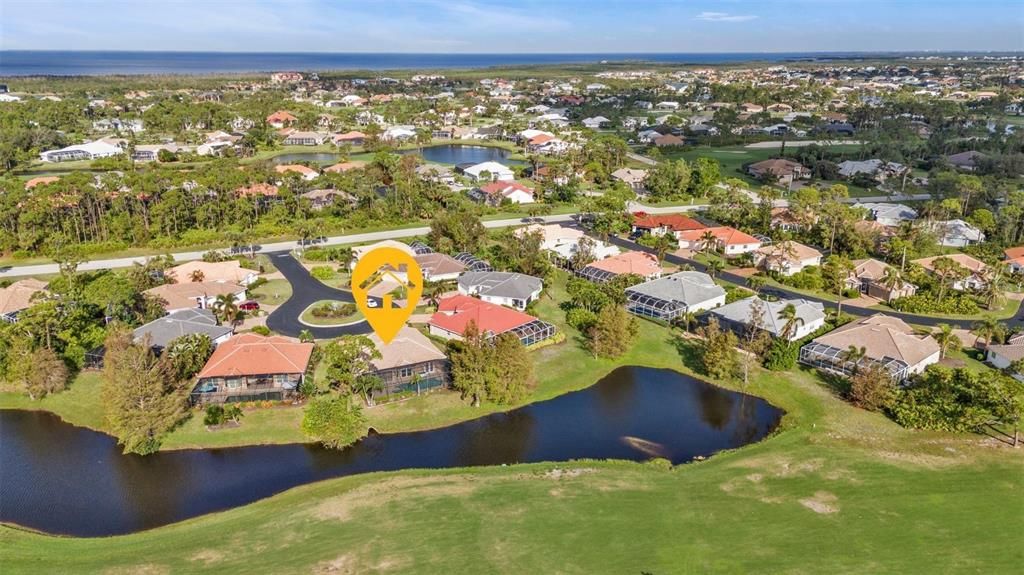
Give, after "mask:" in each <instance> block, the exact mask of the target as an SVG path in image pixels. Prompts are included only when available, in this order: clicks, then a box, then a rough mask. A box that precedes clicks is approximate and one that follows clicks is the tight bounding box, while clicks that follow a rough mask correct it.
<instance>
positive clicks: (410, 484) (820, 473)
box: [0, 372, 1024, 573]
mask: <svg viewBox="0 0 1024 575" xmlns="http://www.w3.org/2000/svg"><path fill="white" fill-rule="evenodd" d="M814 381H815V380H814V378H812V377H810V376H809V375H808V374H805V373H802V372H801V373H797V374H794V375H793V376H792V377H787V378H775V377H771V376H769V375H765V374H761V375H760V376H759V377H758V378H757V380H756V381H754V382H752V383H751V386H750V389H749V390H750V391H752V392H755V393H757V394H759V395H764V396H766V397H768V398H769V399H770V400H771V401H773V402H774V403H776V404H777V405H780V406H782V407H785V408H786V409H787V410H788V412H789V413H788V415H787V417H786V422H785V427H786V430H785V431H783V432H781V433H779V434H778V435H776V436H774V437H772V438H770V439H768V440H766V441H764V442H762V443H760V444H757V445H754V446H749V447H746V448H743V449H740V450H736V451H733V452H728V453H723V454H719V455H717V456H715V457H713V458H712V459H711V460H709V461H707V462H703V463H697V464H691V465H684V466H680V467H677V468H675V469H673V470H666V469H664V468H662V467H660V466H656V465H641V464H628V463H606V462H589V461H588V462H576V463H572V464H536V465H527V466H511V467H506V468H502V467H497V468H477V469H465V470H452V471H408V472H401V473H391V474H374V475H366V476H357V477H350V478H344V479H338V480H331V481H326V482H322V483H318V484H313V485H309V486H305V487H301V488H298V489H294V490H291V491H289V492H286V493H284V494H282V495H279V496H277V497H274V498H271V499H268V500H265V501H262V502H258V503H256V504H253V505H250V506H247V507H244V508H240V509H235V510H231V511H228V512H225V513H219V514H215V515H210V516H206V517H202V518H198V519H195V520H190V521H187V522H183V523H181V524H177V525H173V526H169V527H165V528H161V529H156V530H153V531H148V532H144V533H139V534H135V535H130V536H125V537H115V538H109V539H91V540H83V539H65V538H55V537H47V536H42V535H36V534H31V533H26V532H22V531H17V530H14V529H9V528H3V529H0V560H2V562H3V564H4V566H5V567H4V572H5V573H29V572H32V573H35V572H40V570H41V569H42V570H45V571H49V572H75V573H91V572H97V573H99V572H118V573H120V572H123V573H127V572H146V573H164V572H190V573H191V572H245V573H258V572H262V573H283V572H288V573H303V572H314V573H328V572H341V573H345V572H351V573H362V572H375V571H388V572H410V573H437V572H451V573H466V572H478V573H480V572H486V573H549V572H564V573H640V572H643V571H646V572H650V573H679V572H776V573H777V572H790V573H822V572H828V573H853V572H857V573H863V572H872V573H909V572H962V571H981V572H989V573H1010V572H1015V571H1016V569H1017V568H1018V567H1019V565H1020V561H1021V560H1022V559H1024V553H1022V551H1021V547H1020V546H1019V541H1020V531H1021V527H1024V519H1022V517H1024V503H1022V499H1021V497H1020V493H1021V489H1022V487H1024V479H1022V478H1024V473H1022V471H1024V465H1022V456H1021V452H1019V451H1012V450H1010V449H1003V448H998V449H997V448H994V447H992V446H991V445H989V444H988V443H987V441H985V440H982V439H979V438H976V437H966V436H950V435H944V434H933V433H913V432H908V431H905V430H902V429H900V428H898V427H897V426H895V425H894V424H892V423H891V422H889V421H887V420H885V419H884V418H882V417H880V416H877V415H873V414H869V413H865V412H862V411H858V410H856V409H854V408H851V407H849V406H847V405H846V404H844V403H842V402H841V401H839V400H838V399H836V398H834V397H832V396H831V395H830V393H829V392H828V391H827V390H825V389H823V388H822V387H820V386H819V385H816V384H815V383H814ZM555 470H561V471H560V472H559V471H555Z"/></svg>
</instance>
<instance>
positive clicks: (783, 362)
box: [762, 338, 800, 371]
mask: <svg viewBox="0 0 1024 575" xmlns="http://www.w3.org/2000/svg"><path fill="white" fill-rule="evenodd" d="M799 353H800V346H799V345H797V344H796V343H794V342H791V341H786V340H784V339H781V338H776V339H773V340H772V345H771V346H770V347H769V348H768V351H767V352H765V354H764V360H763V362H762V365H764V367H765V369H769V370H771V371H786V370H789V369H793V367H795V366H796V360H797V356H798V355H799Z"/></svg>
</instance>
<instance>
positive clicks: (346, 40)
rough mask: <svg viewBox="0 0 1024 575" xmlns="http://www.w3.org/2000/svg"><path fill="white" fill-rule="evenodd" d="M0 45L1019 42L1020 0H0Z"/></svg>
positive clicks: (603, 46) (383, 48) (869, 46)
mask: <svg viewBox="0 0 1024 575" xmlns="http://www.w3.org/2000/svg"><path fill="white" fill-rule="evenodd" d="M0 50H175V51H226V52H440V53H524V52H533V53H537V52H540V53H545V52H570V53H572V52H575V53H623V52H637V53H644V52H806V51H901V50H902V51H910V50H915V51H916V50H972V51H973V50H996V51H1024V1H1022V0H759V1H751V0H674V1H663V0H637V1H632V0H518V1H505V2H501V1H495V0H450V1H447V0H391V1H384V0H360V1H358V2H350V1H348V0H278V1H269V0H134V1H124V0H0Z"/></svg>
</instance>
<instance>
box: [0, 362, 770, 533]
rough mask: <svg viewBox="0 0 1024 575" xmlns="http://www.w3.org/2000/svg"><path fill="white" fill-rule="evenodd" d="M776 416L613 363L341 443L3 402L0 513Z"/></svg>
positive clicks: (503, 453)
mask: <svg viewBox="0 0 1024 575" xmlns="http://www.w3.org/2000/svg"><path fill="white" fill-rule="evenodd" d="M782 415H783V412H782V410H780V409H778V408H776V407H774V406H772V405H771V404H769V403H767V402H766V401H764V400H762V399H759V398H756V397H753V396H749V395H745V394H741V393H737V392H733V391H729V390H726V389H722V388H719V387H715V386H713V385H710V384H708V383H704V382H702V381H700V380H697V379H694V378H692V377H688V376H685V375H682V374H680V373H678V372H675V371H671V370H666V369H654V368H647V367H620V368H618V369H616V370H615V371H613V372H611V373H610V374H608V375H607V376H606V377H604V378H603V379H601V380H600V381H599V382H597V383H596V384H594V385H593V386H591V387H589V388H587V389H584V390H580V391H576V392H572V393H568V394H565V395H562V396H559V397H556V398H554V399H550V400H548V401H543V402H539V403H534V404H531V405H527V406H524V407H521V408H518V409H514V410H512V411H508V412H505V413H496V414H492V415H486V416H483V417H480V418H478V419H474V420H470V421H466V422H463V423H459V424H455V425H451V426H449V427H444V428H440V429H434V430H428V431H417V432H409V433H394V434H380V435H376V434H375V435H371V436H369V437H367V438H365V439H363V440H362V441H360V442H358V443H356V444H355V445H352V446H350V447H348V448H346V449H344V450H340V451H334V450H329V449H323V448H321V447H318V446H316V445H307V444H289V445H266V446H251V447H235V448H227V449H197V450H182V451H167V452H160V453H157V454H154V455H151V456H147V457H140V456H135V455H124V454H122V453H121V449H120V448H119V447H118V445H117V442H116V441H115V440H114V438H113V437H111V436H108V435H105V434H103V433H99V432H96V431H91V430H89V429H85V428H81V427H75V426H72V425H69V424H67V423H64V422H62V421H61V420H60V419H59V418H58V417H57V416H55V415H53V414H50V413H46V412H35V411H21V410H0V429H2V430H3V441H0V521H4V522H10V523H16V524H19V525H24V526H26V527H30V528H33V529H38V530H41V531H46V532H50V533H59V534H66V535H75V536H82V537H97V536H107V535H117V534H124V533H131V532H134V531H139V530H143V529H149V528H153V527H158V526H161V525H167V524H169V523H174V522H177V521H181V520H183V519H188V518H190V517H195V516H198V515H203V514H206V513H210V512H213V511H219V510H223V509H230V508H232V507H238V506H241V505H245V504H248V503H252V502H253V501H257V500H259V499H263V498H265V497H269V496H271V495H273V494H275V493H279V492H281V491H284V490H286V489H289V488H292V487H295V486H298V485H303V484H306V483H310V482H313V481H319V480H322V479H329V478H332V477H342V476H347V475H353V474H357V473H368V472H373V471H394V470H399V469H409V468H429V469H441V468H450V467H467V466H478V465H500V464H514V463H529V462H542V461H552V462H555V461H567V460H570V459H582V458H594V459H624V460H631V461H644V460H647V459H650V458H651V457H653V456H658V457H663V458H665V459H668V460H670V461H671V462H672V463H674V464H678V463H685V462H687V461H691V460H693V459H694V458H695V457H698V456H700V457H707V456H710V455H712V454H714V453H716V452H718V451H721V450H723V449H731V448H735V447H740V446H742V445H746V444H748V443H751V442H755V441H758V440H760V439H762V438H764V437H765V436H767V435H768V434H769V433H771V432H772V431H773V430H774V429H775V428H776V426H777V425H778V423H779V420H780V419H781V417H782ZM244 421H245V420H244V419H243V425H245V423H244Z"/></svg>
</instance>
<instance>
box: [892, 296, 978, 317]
mask: <svg viewBox="0 0 1024 575" xmlns="http://www.w3.org/2000/svg"><path fill="white" fill-rule="evenodd" d="M889 306H890V307H892V308H893V309H894V310H896V311H902V312H907V313H946V314H957V315H973V314H976V313H979V312H980V311H981V310H980V309H978V304H976V303H975V302H974V300H973V299H971V297H970V296H968V295H966V294H950V295H948V296H946V298H945V299H943V300H942V301H939V300H938V298H936V297H935V296H933V295H931V294H927V293H925V294H916V295H912V296H908V297H901V298H899V299H894V300H892V301H891V302H889Z"/></svg>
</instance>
